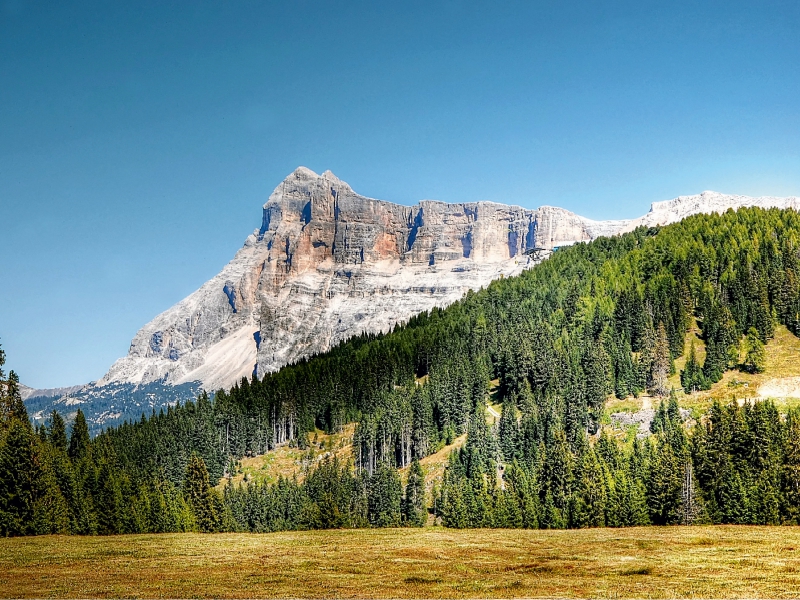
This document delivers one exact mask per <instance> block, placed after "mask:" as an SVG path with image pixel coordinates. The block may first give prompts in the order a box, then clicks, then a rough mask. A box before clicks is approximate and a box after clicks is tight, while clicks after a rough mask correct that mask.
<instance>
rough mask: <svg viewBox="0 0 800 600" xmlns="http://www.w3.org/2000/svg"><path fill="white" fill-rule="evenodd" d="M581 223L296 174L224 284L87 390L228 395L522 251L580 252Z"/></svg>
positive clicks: (181, 311)
mask: <svg viewBox="0 0 800 600" xmlns="http://www.w3.org/2000/svg"><path fill="white" fill-rule="evenodd" d="M592 223H594V222H592V221H587V220H585V219H582V218H581V217H578V216H577V215H574V214H572V213H570V212H568V211H565V210H563V209H558V208H551V207H544V208H542V209H539V210H529V209H524V208H520V207H515V206H506V205H502V204H496V203H492V202H475V203H461V204H445V203H442V202H433V201H423V202H420V203H419V204H417V205H415V206H401V205H398V204H393V203H390V202H384V201H381V200H375V199H372V198H366V197H364V196H361V195H359V194H356V193H355V192H354V191H353V190H352V188H351V187H350V186H349V185H347V184H346V183H345V182H343V181H341V180H339V179H338V178H337V177H336V176H334V175H333V174H332V173H330V172H325V173H323V174H322V175H317V174H316V173H314V172H312V171H310V170H309V169H305V168H303V167H301V168H298V169H297V170H296V171H294V173H292V174H291V175H289V177H287V178H286V179H285V180H284V181H283V182H282V183H281V184H280V185H279V186H278V187H277V188H276V189H275V191H274V192H273V193H272V195H271V196H270V198H269V200H268V201H267V203H266V204H265V205H264V211H263V218H262V223H261V227H260V228H259V229H258V230H256V231H255V232H254V233H253V234H252V235H250V236H249V237H248V238H247V240H246V242H245V244H244V247H243V248H242V249H241V250H240V251H239V252H238V253H237V254H236V257H235V258H234V259H233V260H232V261H231V262H230V263H228V265H227V266H226V267H225V268H224V269H223V270H222V272H220V273H219V274H218V275H217V276H216V277H214V278H213V279H211V280H210V281H209V282H207V283H206V284H205V285H203V286H202V287H201V288H200V289H199V290H198V291H197V292H195V293H194V294H192V295H191V296H189V297H188V298H186V299H184V300H183V301H181V302H180V303H178V304H177V305H175V306H174V307H172V308H170V309H169V310H167V311H166V312H164V313H162V314H161V315H159V316H157V317H156V318H155V319H153V321H151V322H150V323H148V324H147V325H145V326H144V327H143V328H142V329H141V330H140V331H139V332H138V333H137V334H136V337H135V338H134V339H133V341H132V343H131V347H130V351H129V353H128V356H126V357H124V358H122V359H120V360H118V361H117V362H116V363H115V364H114V365H113V366H112V368H111V369H110V371H109V372H108V373H107V374H106V376H105V377H104V378H103V379H101V380H100V381H99V382H97V384H98V385H99V386H103V385H106V384H109V383H135V384H139V383H150V382H154V381H161V382H163V383H167V384H182V383H186V382H190V381H200V382H202V384H203V385H204V386H205V387H206V389H209V390H215V389H217V388H220V387H227V386H230V385H232V384H233V383H235V382H236V381H238V380H239V379H240V378H241V377H249V376H250V375H252V374H253V373H254V372H256V373H259V374H262V375H263V374H264V373H266V372H269V371H274V370H276V369H278V368H280V367H281V366H282V365H284V364H287V363H291V362H294V361H297V360H298V359H300V358H303V357H305V356H308V355H310V354H314V353H318V352H323V351H325V350H327V349H329V348H330V347H331V346H332V345H335V344H337V343H339V342H340V341H342V340H344V339H346V338H348V337H350V336H352V335H356V334H358V333H361V332H363V331H368V332H377V331H386V330H388V329H389V328H390V327H391V326H392V325H394V324H395V323H397V322H403V321H405V320H407V319H408V318H409V317H411V316H412V315H414V314H416V313H418V312H420V311H423V310H428V309H430V308H433V307H434V306H445V305H447V304H450V303H452V302H454V301H455V300H457V299H459V298H460V297H461V296H462V295H463V294H464V293H465V292H466V291H467V290H468V289H478V288H480V287H482V286H485V285H487V284H488V283H489V282H491V281H492V280H494V279H496V278H498V277H500V276H509V275H514V274H516V273H519V272H520V271H521V270H522V269H523V268H524V267H525V266H526V265H527V263H528V257H527V256H526V255H525V251H526V250H528V249H530V248H533V247H535V246H541V247H545V248H552V247H553V246H559V245H563V244H567V243H573V242H575V241H588V240H590V239H592V238H593V237H595V235H593V231H592Z"/></svg>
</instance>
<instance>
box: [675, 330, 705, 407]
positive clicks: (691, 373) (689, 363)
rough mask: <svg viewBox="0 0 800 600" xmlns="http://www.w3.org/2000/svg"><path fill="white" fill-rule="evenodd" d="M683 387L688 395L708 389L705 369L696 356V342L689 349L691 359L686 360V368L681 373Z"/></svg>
mask: <svg viewBox="0 0 800 600" xmlns="http://www.w3.org/2000/svg"><path fill="white" fill-rule="evenodd" d="M681 386H682V387H683V390H684V391H685V392H686V393H687V394H693V393H694V392H696V391H698V390H705V389H708V386H707V384H706V380H705V377H704V376H703V368H702V367H701V366H700V364H699V363H698V362H697V355H696V354H695V348H694V340H692V344H691V346H690V347H689V357H688V358H687V359H686V367H685V368H684V369H683V371H681Z"/></svg>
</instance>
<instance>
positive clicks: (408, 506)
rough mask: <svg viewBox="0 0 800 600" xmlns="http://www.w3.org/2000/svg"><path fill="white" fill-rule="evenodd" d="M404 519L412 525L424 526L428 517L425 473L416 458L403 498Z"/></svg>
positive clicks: (412, 464)
mask: <svg viewBox="0 0 800 600" xmlns="http://www.w3.org/2000/svg"><path fill="white" fill-rule="evenodd" d="M403 519H404V520H405V522H406V523H407V524H408V525H410V526H412V527H422V526H423V525H425V521H427V519H428V511H427V509H426V507H425V474H424V473H423V472H422V466H421V465H420V464H419V460H417V459H416V458H415V459H414V460H412V461H411V467H410V468H409V470H408V481H407V482H406V494H405V498H403Z"/></svg>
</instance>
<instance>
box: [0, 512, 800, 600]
mask: <svg viewBox="0 0 800 600" xmlns="http://www.w3.org/2000/svg"><path fill="white" fill-rule="evenodd" d="M0 596H2V597H58V598H63V597H86V598H95V597H112V596H125V597H151V598H155V597H200V598H204V597H223V598H237V597H238V598H248V597H300V598H307V597H334V598H386V597H397V598H410V597H418V598H469V597H508V598H511V597H543V596H547V597H588V596H591V597H603V598H621V597H622V598H625V597H632V598H634V597H635V598H674V597H706V598H731V597H745V596H746V597H751V598H755V597H772V598H777V597H797V596H800V528H796V527H733V526H727V527H725V526H716V527H660V528H658V527H646V528H631V529H589V530H571V531H520V530H466V531H456V530H445V529H440V528H425V529H416V530H414V529H405V530H403V529H384V530H380V529H378V530H340V531H315V532H288V533H277V534H267V535H252V534H220V535H202V534H163V535H140V536H118V537H105V538H103V537H32V538H14V539H0Z"/></svg>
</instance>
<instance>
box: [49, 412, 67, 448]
mask: <svg viewBox="0 0 800 600" xmlns="http://www.w3.org/2000/svg"><path fill="white" fill-rule="evenodd" d="M47 437H48V439H49V440H50V443H51V444H52V445H53V447H54V448H56V449H58V450H62V451H64V452H66V451H67V427H66V425H65V424H64V419H62V418H61V415H60V414H58V411H56V410H54V411H53V412H52V413H51V414H50V427H49V432H48V436H47Z"/></svg>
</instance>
